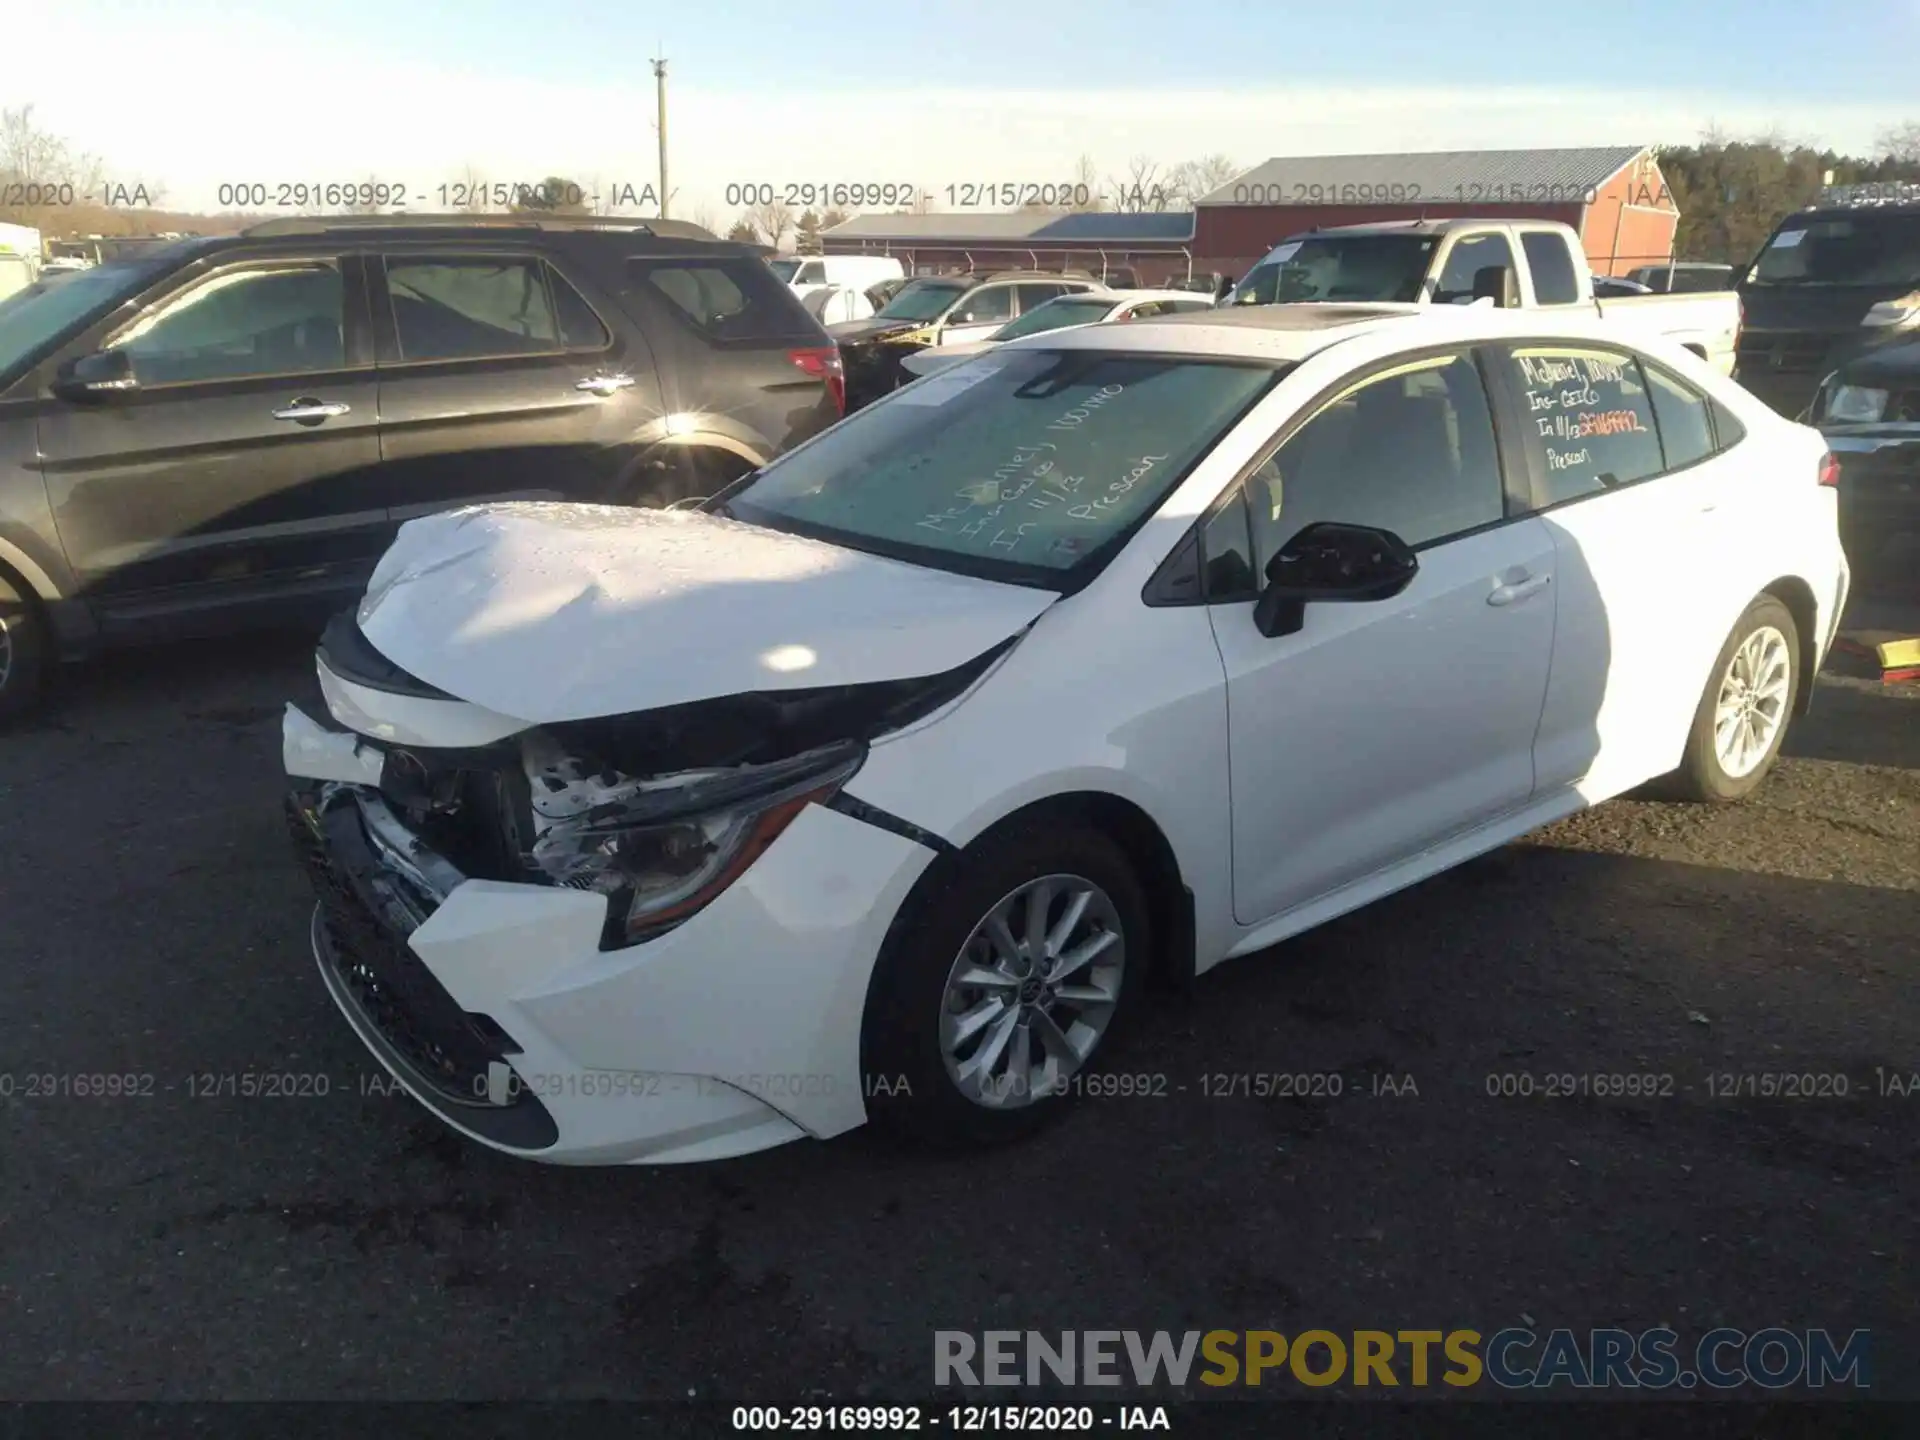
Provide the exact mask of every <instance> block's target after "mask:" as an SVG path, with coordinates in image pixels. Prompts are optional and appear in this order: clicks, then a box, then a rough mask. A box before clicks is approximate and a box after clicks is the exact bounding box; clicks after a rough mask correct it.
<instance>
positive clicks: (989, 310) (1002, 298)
mask: <svg viewBox="0 0 1920 1440" xmlns="http://www.w3.org/2000/svg"><path fill="white" fill-rule="evenodd" d="M1012 318H1013V287H1012V286H1011V285H986V286H982V287H981V288H980V289H978V290H976V291H974V292H973V293H972V294H971V295H969V296H967V298H966V299H964V300H962V301H961V302H960V305H959V308H958V309H956V310H955V311H954V312H953V314H951V315H949V316H948V317H947V323H948V324H949V325H974V324H985V323H986V322H987V321H989V320H1010V319H1012Z"/></svg>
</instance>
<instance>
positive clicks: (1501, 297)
mask: <svg viewBox="0 0 1920 1440" xmlns="http://www.w3.org/2000/svg"><path fill="white" fill-rule="evenodd" d="M1473 298H1474V299H1475V300H1491V301H1493V303H1494V304H1496V305H1498V306H1499V307H1500V308H1501V309H1502V310H1517V309H1519V308H1520V277H1519V276H1518V275H1516V274H1515V273H1514V270H1513V267H1512V266H1511V265H1482V266H1481V267H1480V268H1479V269H1478V270H1476V271H1474V272H1473Z"/></svg>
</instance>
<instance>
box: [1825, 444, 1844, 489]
mask: <svg viewBox="0 0 1920 1440" xmlns="http://www.w3.org/2000/svg"><path fill="white" fill-rule="evenodd" d="M1820 483H1821V484H1822V485H1827V486H1831V487H1832V488H1834V489H1838V488H1839V486H1840V457H1839V456H1838V455H1836V454H1834V453H1833V452H1832V451H1831V450H1829V451H1828V452H1827V453H1826V454H1824V455H1822V456H1821V457H1820Z"/></svg>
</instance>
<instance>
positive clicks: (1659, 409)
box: [1643, 365, 1713, 470]
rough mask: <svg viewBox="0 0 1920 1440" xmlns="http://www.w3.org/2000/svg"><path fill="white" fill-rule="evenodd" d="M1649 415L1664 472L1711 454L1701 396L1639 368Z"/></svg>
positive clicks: (1659, 372) (1709, 428)
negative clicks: (1656, 427) (1663, 456)
mask: <svg viewBox="0 0 1920 1440" xmlns="http://www.w3.org/2000/svg"><path fill="white" fill-rule="evenodd" d="M1643 369H1644V371H1645V374H1646V377H1647V390H1648V393H1649V394H1650V395H1651V396H1652V398H1653V415H1654V418H1655V419H1656V420H1658V421H1659V422H1660V448H1661V450H1662V451H1664V452H1665V454H1666V460H1667V469H1669V470H1678V469H1679V468H1680V467H1681V466H1682V465H1691V464H1693V463H1694V462H1695V461H1696V460H1704V459H1706V458H1707V456H1709V455H1711V454H1712V453H1713V420H1712V418H1711V417H1710V416H1709V415H1708V413H1707V400H1706V397H1705V396H1704V395H1701V394H1699V393H1697V392H1696V391H1694V390H1693V389H1692V388H1691V387H1690V386H1686V385H1683V384H1681V383H1680V382H1679V381H1678V380H1676V379H1674V377H1673V376H1671V375H1669V374H1667V373H1666V372H1665V371H1663V370H1657V369H1655V368H1654V367H1652V366H1650V365H1649V366H1645V367H1643Z"/></svg>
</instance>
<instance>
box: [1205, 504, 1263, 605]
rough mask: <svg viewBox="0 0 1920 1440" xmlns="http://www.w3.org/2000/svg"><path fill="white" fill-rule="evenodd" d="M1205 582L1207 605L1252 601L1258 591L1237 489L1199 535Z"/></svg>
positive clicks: (1250, 533)
mask: <svg viewBox="0 0 1920 1440" xmlns="http://www.w3.org/2000/svg"><path fill="white" fill-rule="evenodd" d="M1201 544H1202V546H1203V553H1204V554H1205V556H1206V569H1205V572H1204V582H1205V585H1206V596H1207V599H1208V601H1209V602H1211V603H1214V604H1219V603H1221V602H1223V601H1229V600H1251V599H1253V598H1254V596H1255V595H1256V594H1257V593H1258V591H1259V578H1258V577H1257V576H1256V574H1255V573H1254V568H1253V531H1252V528H1251V526H1250V524H1249V522H1248V518H1247V497H1246V491H1245V490H1244V488H1236V489H1235V491H1234V493H1233V494H1232V495H1231V496H1230V497H1229V498H1228V500H1227V503H1226V504H1225V505H1223V506H1222V507H1221V508H1220V509H1219V510H1218V511H1217V512H1215V514H1214V516H1213V518H1212V519H1211V520H1209V521H1208V522H1207V524H1206V528H1205V530H1204V531H1203V532H1202V540H1201Z"/></svg>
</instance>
